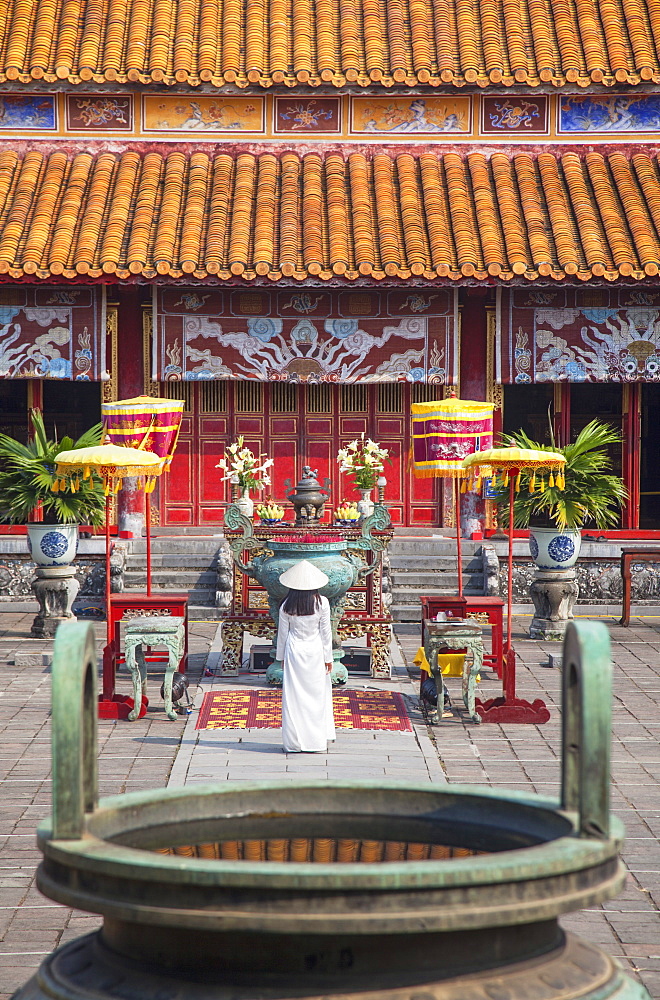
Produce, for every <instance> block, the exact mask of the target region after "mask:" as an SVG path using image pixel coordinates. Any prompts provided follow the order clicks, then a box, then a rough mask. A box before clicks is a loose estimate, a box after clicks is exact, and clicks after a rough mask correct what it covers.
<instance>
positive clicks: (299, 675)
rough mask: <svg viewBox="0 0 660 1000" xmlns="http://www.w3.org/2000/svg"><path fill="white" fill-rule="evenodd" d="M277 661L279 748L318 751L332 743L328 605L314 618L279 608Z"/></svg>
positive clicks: (332, 718)
mask: <svg viewBox="0 0 660 1000" xmlns="http://www.w3.org/2000/svg"><path fill="white" fill-rule="evenodd" d="M277 659H278V660H281V661H282V666H283V671H284V677H283V683H282V744H283V746H284V750H285V751H287V752H289V753H295V752H301V751H303V752H307V753H315V752H316V753H318V752H321V751H324V750H326V749H327V745H328V740H334V739H335V722H334V716H333V713H332V682H331V679H330V674H329V673H328V672H327V671H326V668H325V665H326V663H332V628H331V625H330V605H329V603H328V599H327V597H321V606H320V608H318V609H317V610H316V611H315V612H314V614H312V615H289V614H287V613H286V611H284V610H282V609H281V608H280V619H279V627H278V629H277Z"/></svg>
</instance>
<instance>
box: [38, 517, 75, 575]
mask: <svg viewBox="0 0 660 1000" xmlns="http://www.w3.org/2000/svg"><path fill="white" fill-rule="evenodd" d="M26 527H27V534H28V539H27V540H28V549H29V550H30V554H31V556H32V559H33V561H34V562H35V563H36V564H37V566H68V565H69V563H72V562H73V560H74V559H75V557H76V552H77V551H78V525H77V524H28V525H26Z"/></svg>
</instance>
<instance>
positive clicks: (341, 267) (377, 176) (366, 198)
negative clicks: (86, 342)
mask: <svg viewBox="0 0 660 1000" xmlns="http://www.w3.org/2000/svg"><path fill="white" fill-rule="evenodd" d="M659 234H660V165H659V160H658V156H657V155H655V154H652V153H649V152H638V153H634V154H632V155H630V156H627V155H625V154H624V153H623V152H613V153H609V154H608V155H602V154H600V153H595V152H586V153H585V154H584V155H579V154H578V153H577V152H575V151H570V152H568V151H564V152H562V153H561V154H554V153H541V154H539V155H533V154H531V153H529V152H520V153H517V154H515V155H513V156H509V155H506V154H505V153H503V152H499V151H493V152H492V153H491V154H490V155H485V154H484V153H481V152H478V153H477V152H467V153H465V155H459V154H458V153H456V152H447V153H443V154H442V153H431V152H428V153H416V154H415V155H413V154H411V153H409V152H401V153H397V154H392V155H388V154H385V153H378V152H376V153H375V154H374V155H373V156H367V155H365V154H364V153H358V152H355V153H351V154H349V155H346V156H344V155H340V154H339V153H336V152H328V151H325V152H323V154H320V153H308V154H306V155H303V156H299V155H297V154H295V153H293V152H285V153H282V154H281V155H280V156H276V155H275V154H274V153H269V152H265V153H261V154H259V155H255V154H251V153H240V154H235V155H229V154H225V153H221V154H217V155H215V156H211V155H209V154H208V153H206V152H202V151H197V152H195V153H193V154H192V155H190V156H189V157H188V156H186V155H184V154H183V153H182V152H179V151H175V152H167V153H160V152H149V153H146V154H140V153H138V152H135V151H132V150H130V151H126V152H122V153H112V152H103V153H100V154H98V155H96V156H94V155H92V154H91V153H88V152H80V153H76V154H74V155H72V156H67V154H66V153H64V152H51V153H44V152H42V151H39V150H37V149H33V150H32V151H30V152H28V153H26V154H25V155H24V156H22V157H21V156H19V155H18V154H17V153H16V152H15V151H12V150H9V149H7V148H0V274H6V275H9V276H10V277H11V278H20V277H21V276H22V275H26V274H27V275H36V276H37V277H38V278H48V277H50V276H52V275H63V276H64V277H65V278H83V279H84V278H89V277H92V278H98V277H102V276H104V275H107V276H109V275H116V276H117V277H118V278H120V279H123V278H128V277H130V276H131V275H141V276H142V277H143V278H144V279H154V278H157V277H158V276H160V275H163V276H169V277H170V278H181V277H188V276H189V277H191V278H198V279H203V278H206V277H207V276H209V275H213V276H218V277H219V278H221V279H228V278H231V277H234V276H242V278H243V279H244V280H252V279H254V278H255V277H257V276H262V277H268V278H270V279H272V280H279V279H281V278H284V279H289V278H295V279H300V280H302V279H305V278H308V277H310V276H311V277H320V278H324V279H329V278H333V277H337V276H339V277H344V278H345V279H359V278H362V277H370V278H371V279H376V280H382V279H387V278H390V277H391V278H410V277H411V276H418V277H419V278H425V279H438V278H440V279H449V280H452V281H455V280H460V279H462V278H472V279H475V278H476V279H488V278H490V279H499V280H505V281H506V280H509V279H511V278H515V277H520V278H523V279H528V280H533V279H536V278H545V279H548V278H549V279H557V280H559V279H562V278H566V277H568V278H569V279H577V280H581V281H586V280H589V279H591V278H601V279H605V280H610V281H612V280H615V279H617V278H624V279H625V278H635V279H639V278H644V277H654V276H656V275H657V274H658V273H659V271H660V235H659Z"/></svg>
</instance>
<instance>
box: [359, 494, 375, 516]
mask: <svg viewBox="0 0 660 1000" xmlns="http://www.w3.org/2000/svg"><path fill="white" fill-rule="evenodd" d="M358 493H359V494H360V499H359V500H358V502H357V509H358V510H359V511H360V514H361V516H362V519H364V518H365V517H370V516H371V514H373V512H374V504H373V500H372V499H371V490H370V489H369V490H363V489H360V488H358Z"/></svg>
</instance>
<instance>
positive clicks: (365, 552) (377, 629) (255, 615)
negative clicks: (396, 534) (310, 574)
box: [222, 504, 392, 685]
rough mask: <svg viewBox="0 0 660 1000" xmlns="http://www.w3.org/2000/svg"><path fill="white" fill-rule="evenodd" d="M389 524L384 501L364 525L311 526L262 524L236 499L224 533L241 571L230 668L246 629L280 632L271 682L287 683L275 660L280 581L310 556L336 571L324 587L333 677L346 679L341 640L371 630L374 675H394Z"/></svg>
mask: <svg viewBox="0 0 660 1000" xmlns="http://www.w3.org/2000/svg"><path fill="white" fill-rule="evenodd" d="M389 527H390V518H389V514H388V512H387V509H386V508H385V507H384V506H383V505H382V504H376V506H375V508H374V513H373V514H372V515H371V516H370V517H368V518H366V519H365V520H364V521H363V522H362V525H361V527H360V528H344V527H342V528H334V527H326V526H321V527H318V528H315V529H313V533H312V534H310V533H309V532H305V531H301V529H299V528H295V527H293V526H292V525H278V526H276V527H266V526H261V525H260V526H257V527H256V528H255V527H254V526H253V524H252V521H251V520H249V519H248V518H246V517H244V516H243V515H242V514H241V512H240V511H239V510H238V509H237V508H236V507H234V506H230V507H229V508H228V510H227V513H226V516H225V536H226V537H227V539H228V541H229V545H230V548H231V550H232V554H233V558H234V576H233V594H232V608H231V614H230V615H229V616H228V617H227V618H226V619H225V620H224V622H223V626H222V636H223V648H224V657H223V672H224V673H225V674H236V673H238V671H239V669H240V665H241V656H242V649H243V638H244V634H245V633H246V632H247V633H248V634H250V635H256V636H259V637H261V638H269V639H273V646H272V647H271V655H272V656H273V663H271V665H270V667H269V668H268V671H267V674H266V677H267V680H268V682H269V683H271V684H279V683H281V677H282V667H281V664H280V663H279V662H278V661H277V660H275V646H276V644H275V641H274V640H275V636H276V633H277V621H278V616H279V606H280V602H281V601H282V600H283V599H284V597H285V596H286V588H285V587H282V585H281V584H280V583H279V576H280V575H281V573H282V572H284V570H285V569H287V568H288V566H289V565H293V564H294V563H295V562H297V561H299V560H300V559H309V560H310V561H311V562H313V563H314V564H315V565H318V568H319V569H321V570H322V571H323V572H324V573H325V574H326V576H328V579H329V583H328V585H327V586H326V587H324V588H323V589H322V590H321V593H322V594H324V595H325V596H326V597H327V598H328V600H329V602H330V615H331V620H332V629H333V646H334V653H333V661H334V665H333V672H332V674H333V684H335V685H337V684H343V683H345V682H346V679H347V671H346V668H345V667H344V666H343V664H342V662H341V660H342V657H343V650H342V642H343V641H344V640H346V639H349V638H350V639H355V638H360V637H366V640H367V644H368V646H369V647H370V648H371V650H372V661H371V673H372V676H373V677H389V676H390V656H389V645H390V641H391V634H392V633H391V629H392V626H391V618H390V615H389V612H388V611H387V609H386V607H385V605H384V602H383V572H382V553H383V552H384V551H385V549H386V547H387V545H388V544H389V541H390V539H391V537H392V532H391V531H390V530H389ZM248 560H249V561H248Z"/></svg>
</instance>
